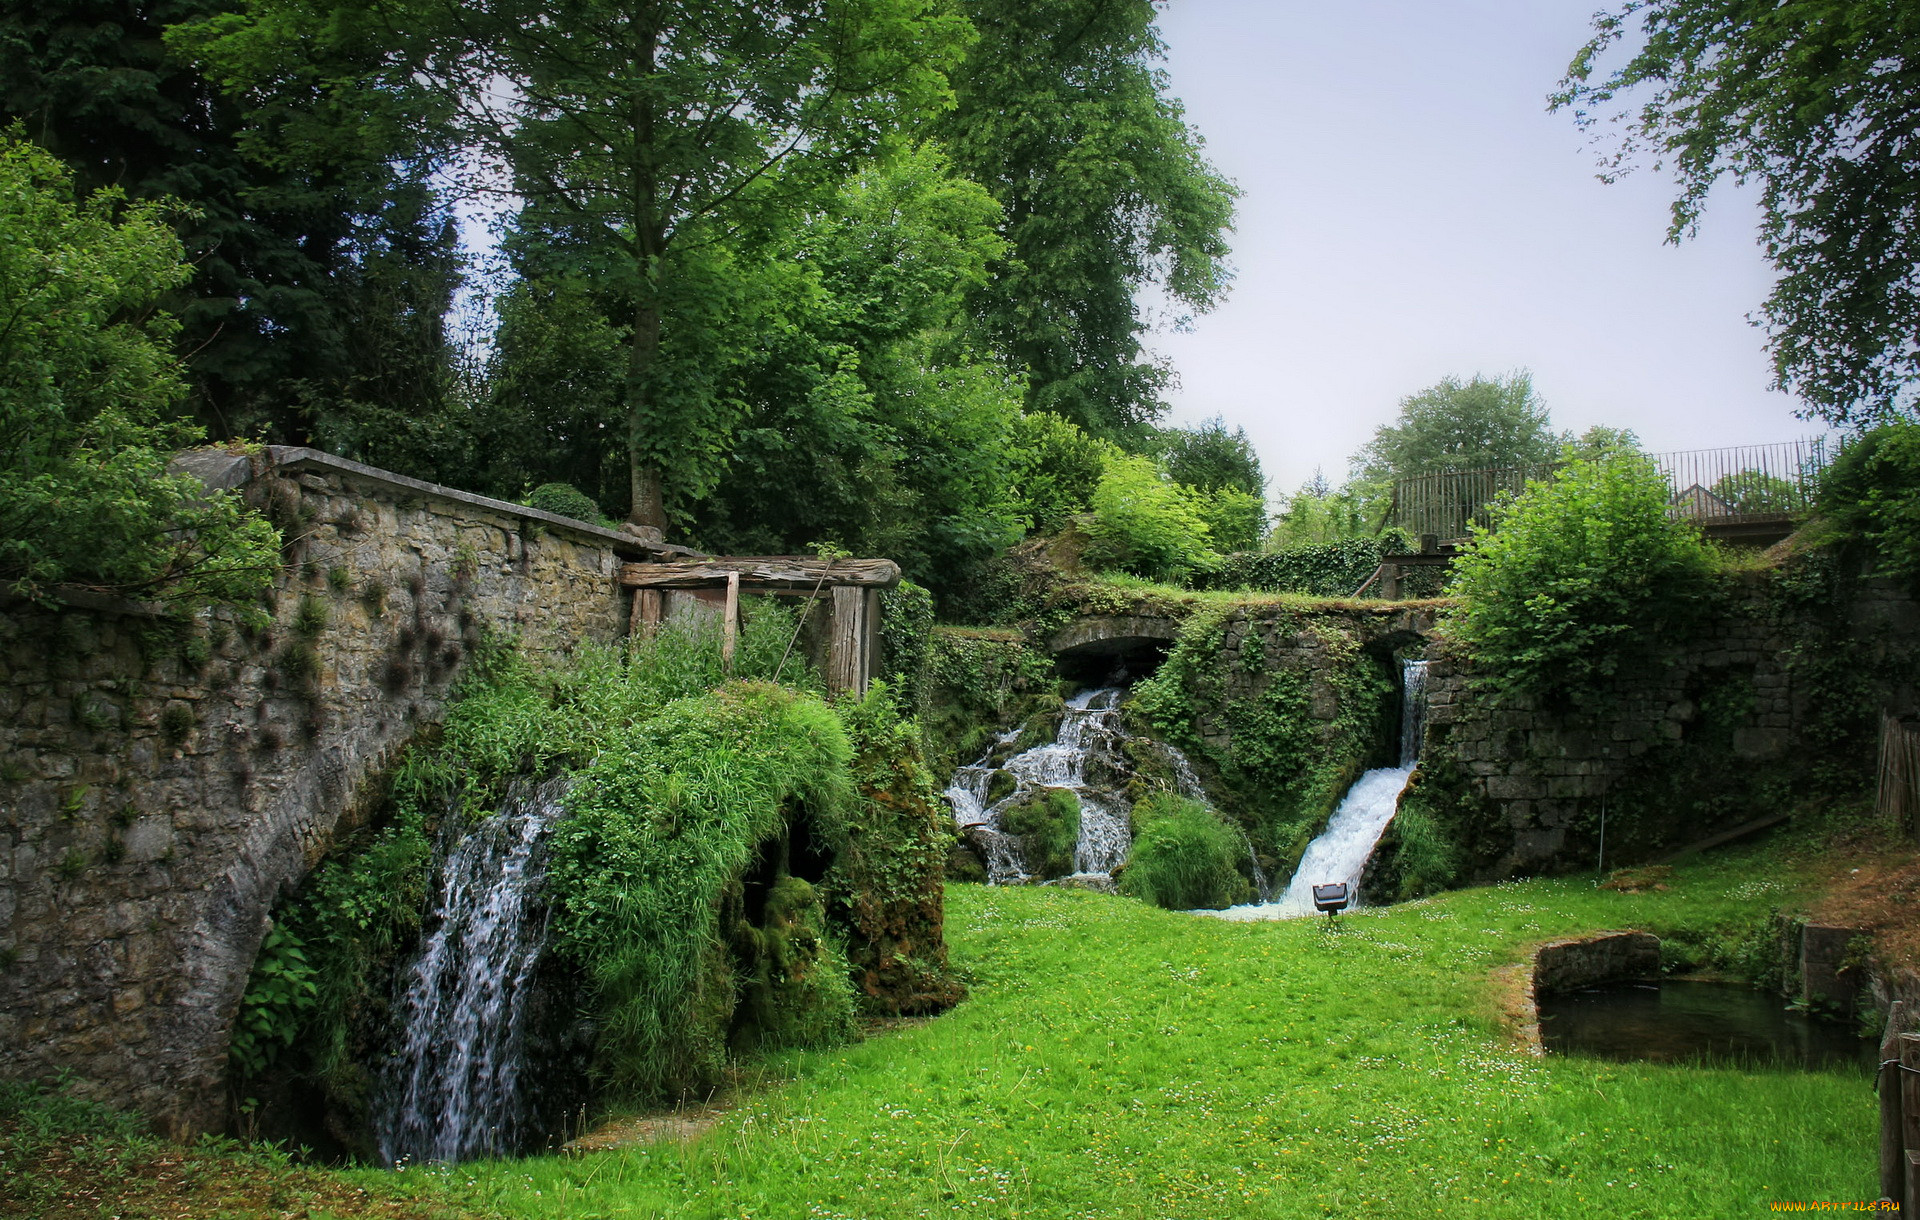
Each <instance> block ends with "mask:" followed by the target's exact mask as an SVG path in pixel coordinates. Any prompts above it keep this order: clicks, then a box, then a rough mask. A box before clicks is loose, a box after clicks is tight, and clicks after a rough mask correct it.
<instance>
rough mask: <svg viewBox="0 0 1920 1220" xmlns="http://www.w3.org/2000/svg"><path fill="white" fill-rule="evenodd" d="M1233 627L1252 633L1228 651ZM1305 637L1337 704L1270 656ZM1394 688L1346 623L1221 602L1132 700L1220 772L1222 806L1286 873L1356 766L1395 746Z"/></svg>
mask: <svg viewBox="0 0 1920 1220" xmlns="http://www.w3.org/2000/svg"><path fill="white" fill-rule="evenodd" d="M1230 627H1231V628H1234V629H1235V631H1236V632H1238V631H1240V630H1244V631H1245V633H1246V634H1245V636H1244V637H1243V638H1244V639H1245V640H1246V641H1248V643H1247V644H1246V645H1244V646H1242V647H1240V648H1237V649H1234V650H1232V651H1229V650H1228V648H1227V646H1226V645H1227V640H1228V632H1229V628H1230ZM1300 635H1310V636H1312V637H1313V638H1314V640H1315V642H1316V644H1317V645H1318V648H1319V649H1320V651H1321V653H1322V656H1323V657H1324V659H1325V660H1326V662H1328V663H1327V664H1326V665H1325V666H1324V667H1323V668H1321V669H1319V671H1318V677H1319V678H1320V679H1321V680H1323V681H1324V683H1325V686H1324V694H1325V695H1330V696H1331V697H1332V706H1331V708H1328V707H1316V699H1315V691H1314V687H1315V685H1316V683H1315V681H1314V680H1313V676H1312V675H1309V674H1308V673H1307V672H1306V671H1305V670H1303V669H1301V668H1298V667H1295V666H1279V665H1274V664H1271V663H1270V662H1269V661H1268V658H1267V646H1268V645H1267V641H1275V642H1283V641H1286V640H1288V639H1289V638H1292V637H1297V636H1300ZM1254 641H1260V644H1259V645H1257V646H1256V645H1255V644H1254V643H1253V642H1254ZM1396 689H1397V681H1396V676H1395V675H1393V674H1390V673H1389V672H1388V665H1387V662H1385V661H1384V660H1383V659H1381V658H1378V657H1375V656H1372V655H1369V654H1367V653H1363V652H1361V651H1360V648H1359V645H1358V643H1357V642H1356V641H1355V640H1354V638H1353V637H1352V636H1351V635H1350V634H1348V633H1347V632H1346V631H1345V630H1344V629H1343V627H1342V625H1341V624H1340V623H1339V622H1338V621H1337V620H1334V619H1323V618H1320V617H1318V616H1316V615H1315V614H1314V613H1313V612H1312V611H1310V610H1306V609H1301V608H1297V607H1293V606H1288V605H1278V606H1275V605H1264V606H1254V607H1242V606H1235V605H1233V604H1231V603H1221V604H1216V605H1210V606H1206V607H1203V608H1202V609H1200V610H1199V611H1197V612H1195V613H1194V614H1193V615H1192V616H1191V617H1190V618H1188V619H1187V621H1186V622H1185V623H1184V624H1183V625H1182V626H1181V631H1180V639H1179V641H1178V642H1177V643H1175V645H1174V647H1173V649H1172V651H1171V652H1170V653H1169V654H1168V656H1167V660H1166V661H1165V663H1163V664H1162V665H1161V667H1160V669H1159V671H1158V672H1157V673H1155V674H1154V675H1153V677H1151V678H1149V679H1147V680H1146V681H1144V682H1141V683H1139V684H1138V685H1136V686H1135V687H1134V693H1133V702H1132V703H1131V704H1130V705H1129V707H1130V708H1131V709H1133V710H1134V711H1135V712H1137V713H1138V714H1139V715H1140V716H1141V717H1142V718H1143V719H1144V720H1145V721H1146V722H1147V723H1148V724H1149V725H1151V726H1153V728H1154V729H1156V730H1157V731H1158V733H1159V735H1160V736H1162V737H1163V738H1164V739H1165V740H1167V741H1170V742H1172V743H1173V744H1174V745H1177V746H1179V747H1180V748H1181V749H1182V750H1184V751H1186V752H1187V754H1188V755H1189V756H1191V757H1192V758H1193V759H1194V760H1195V762H1196V763H1199V764H1201V765H1203V766H1205V767H1206V768H1208V769H1209V770H1210V771H1211V772H1212V774H1214V775H1217V776H1219V777H1220V779H1221V781H1222V787H1221V791H1220V792H1219V793H1218V797H1219V799H1220V802H1221V806H1222V808H1223V809H1225V810H1226V811H1227V812H1229V813H1230V814H1231V815H1232V816H1233V817H1235V818H1236V820H1238V821H1240V822H1241V823H1242V824H1243V825H1244V826H1246V828H1247V829H1248V831H1249V832H1250V833H1251V834H1252V836H1253V839H1254V842H1255V845H1256V846H1257V847H1258V848H1259V850H1260V851H1261V852H1262V853H1263V854H1264V855H1265V856H1267V857H1268V858H1270V859H1271V861H1272V863H1271V865H1270V866H1267V867H1269V871H1270V872H1273V873H1275V874H1276V875H1280V874H1285V873H1289V872H1291V871H1292V868H1293V866H1294V865H1295V864H1296V863H1297V862H1298V861H1299V858H1300V854H1301V852H1303V851H1304V850H1305V849H1306V845H1307V843H1308V842H1309V841H1311V840H1312V838H1313V836H1314V835H1315V834H1317V833H1319V831H1320V830H1321V828H1322V827H1324V826H1325V825H1326V820H1327V818H1328V817H1329V816H1330V815H1331V814H1332V813H1333V810H1334V808H1335V807H1336V806H1337V805H1338V804H1339V801H1340V797H1341V795H1342V794H1343V793H1345V791H1346V790H1347V787H1348V786H1349V785H1350V784H1351V783H1352V782H1353V780H1354V779H1355V778H1357V777H1358V775H1359V773H1360V772H1361V771H1362V770H1364V769H1365V767H1366V766H1367V765H1368V764H1369V763H1370V762H1372V761H1374V760H1376V759H1384V758H1387V757H1390V756H1392V755H1393V753H1394V751H1395V750H1396V749H1397V741H1396V737H1395V729H1396V726H1394V725H1391V724H1389V723H1388V721H1389V711H1390V709H1391V708H1392V707H1393V706H1394V700H1393V695H1394V692H1395V690H1396ZM1316 712H1318V713H1320V714H1316ZM1329 712H1330V713H1331V714H1330V716H1329V715H1328V713H1329Z"/></svg>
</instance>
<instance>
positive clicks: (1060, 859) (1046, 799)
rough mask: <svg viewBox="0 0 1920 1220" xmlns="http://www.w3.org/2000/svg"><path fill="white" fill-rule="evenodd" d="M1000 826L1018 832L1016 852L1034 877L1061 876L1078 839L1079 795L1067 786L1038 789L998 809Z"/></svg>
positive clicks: (1069, 866)
mask: <svg viewBox="0 0 1920 1220" xmlns="http://www.w3.org/2000/svg"><path fill="white" fill-rule="evenodd" d="M1000 829H1002V830H1004V831H1006V832H1007V833H1008V834H1012V835H1018V836H1020V854H1021V856H1022V857H1024V858H1025V860H1026V862H1027V868H1028V870H1029V871H1030V872H1032V873H1033V874H1034V875H1035V876H1036V877H1065V876H1067V875H1068V874H1069V873H1071V872H1073V856H1074V848H1075V847H1076V846H1077V845H1078V844H1079V842H1080V798H1079V797H1077V796H1075V795H1074V794H1073V791H1072V790H1071V789H1069V788H1041V789H1038V790H1036V791H1034V792H1032V793H1030V794H1028V795H1027V796H1024V797H1022V798H1021V799H1020V800H1019V801H1017V802H1015V803H1014V804H1011V805H1009V806H1007V807H1006V808H1005V809H1002V810H1001V811H1000Z"/></svg>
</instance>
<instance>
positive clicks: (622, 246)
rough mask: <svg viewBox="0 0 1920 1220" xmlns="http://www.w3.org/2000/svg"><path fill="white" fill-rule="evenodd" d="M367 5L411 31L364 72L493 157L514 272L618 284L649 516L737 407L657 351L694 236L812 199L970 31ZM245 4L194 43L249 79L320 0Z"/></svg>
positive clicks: (835, 3) (693, 479) (640, 484)
mask: <svg viewBox="0 0 1920 1220" xmlns="http://www.w3.org/2000/svg"><path fill="white" fill-rule="evenodd" d="M316 6H318V7H316ZM368 8H369V11H370V12H372V13H373V14H374V15H375V18H376V20H377V21H380V22H384V24H385V26H386V28H388V29H391V30H402V31H407V34H406V36H405V37H404V38H403V39H401V45H400V47H399V48H397V50H398V52H399V53H397V54H395V55H394V56H392V57H390V58H389V60H388V61H387V62H385V63H383V64H382V65H380V66H379V68H378V71H377V74H376V75H377V76H378V78H379V79H382V80H384V81H385V82H386V83H387V86H388V88H389V90H390V91H391V92H392V93H394V94H396V95H401V96H405V97H408V98H411V99H414V100H413V102H412V110H411V113H410V121H412V122H413V123H415V124H416V125H418V126H420V127H421V128H422V130H425V129H428V128H437V129H438V130H440V131H442V132H443V133H444V138H446V139H448V140H450V141H451V142H453V143H455V144H457V145H458V146H460V147H461V148H463V149H466V150H468V152H469V153H470V154H471V155H472V156H474V157H476V158H477V159H478V161H479V162H480V163H481V164H483V165H492V166H497V167H499V170H500V172H501V173H502V174H504V179H502V178H497V177H496V178H483V179H482V180H481V181H480V184H479V185H480V186H481V187H482V188H483V189H491V190H501V189H510V190H511V191H512V192H513V194H514V195H515V196H517V197H518V198H519V199H521V200H522V201H523V206H522V207H521V210H520V213H519V217H518V220H517V228H518V233H519V239H518V256H519V259H520V265H521V267H522V269H523V271H524V272H530V273H533V274H535V275H537V276H541V277H546V276H554V275H561V276H569V277H575V278H579V279H584V280H589V281H592V282H593V283H594V284H595V286H596V290H597V292H598V293H599V294H600V295H601V296H602V298H603V299H608V298H611V299H612V300H614V301H615V302H616V308H617V312H615V313H614V314H612V315H611V316H610V317H609V323H610V324H611V325H612V327H613V329H614V333H615V334H616V335H617V336H618V338H619V342H620V347H621V351H622V354H623V356H624V358H625V367H624V369H623V370H622V376H621V406H622V412H623V415H624V418H623V420H622V421H621V429H620V431H621V441H622V444H623V448H624V451H625V459H626V468H627V470H626V473H627V476H628V478H627V481H628V496H627V498H628V501H629V519H630V520H631V521H633V522H634V523H635V524H637V525H640V526H643V527H646V528H649V529H655V530H658V529H660V528H661V527H663V526H664V525H665V524H666V520H667V517H666V508H667V502H666V487H665V479H666V474H667V472H669V471H671V472H672V473H673V477H674V479H675V480H676V482H677V483H679V484H680V485H681V489H682V490H690V491H691V492H692V493H694V494H698V493H700V492H703V491H705V490H706V489H708V488H709V487H711V485H712V479H713V478H714V476H715V474H716V473H717V470H718V465H717V462H716V458H717V456H718V455H719V453H720V451H721V449H722V448H723V443H724V440H725V438H726V434H727V432H728V430H729V428H730V427H731V425H732V423H733V422H734V420H735V418H736V416H737V410H736V409H735V404H733V403H731V402H729V401H727V400H726V399H725V398H724V397H721V396H719V395H716V394H713V393H711V392H709V391H710V388H711V387H710V386H707V385H703V384H700V383H699V381H698V380H696V381H694V382H691V383H687V382H682V383H678V384H676V383H673V382H672V381H670V380H668V379H666V378H665V377H664V376H663V367H662V366H661V365H660V363H659V362H658V360H657V359H656V358H657V357H658V356H659V354H660V353H661V351H662V350H663V345H672V344H673V343H675V342H678V341H681V340H682V339H687V338H689V337H690V336H681V337H680V338H678V339H677V338H676V336H675V334H674V328H675V327H676V325H679V324H680V323H682V322H686V323H688V326H687V329H688V330H689V331H697V329H698V327H699V326H700V325H701V324H702V319H701V318H700V316H699V314H700V312H701V310H702V309H703V308H705V306H706V305H707V304H708V302H707V301H705V300H703V294H705V293H707V292H709V291H710V290H717V289H723V288H724V287H725V284H726V282H727V277H726V274H725V271H726V269H725V267H724V266H723V265H720V264H717V263H716V262H715V260H714V258H713V257H712V256H711V251H712V250H713V248H714V247H716V246H718V245H721V244H723V243H725V242H726V241H727V240H728V239H729V237H730V236H731V235H732V234H734V233H736V232H737V231H739V230H741V229H742V228H745V227H749V226H752V225H754V224H756V223H761V222H763V221H765V220H766V218H767V217H768V216H773V217H776V218H777V216H778V215H780V214H782V213H786V212H791V211H793V210H796V209H797V208H801V207H804V206H810V205H812V204H813V203H815V202H816V201H817V200H818V198H819V197H820V194H821V192H823V191H827V190H830V189H831V188H832V186H833V185H834V183H835V182H837V180H838V179H839V178H840V177H841V176H843V175H844V173H845V172H846V171H847V170H848V169H849V168H850V167H851V166H853V165H856V164H858V163H859V162H860V161H861V160H862V159H863V158H864V157H866V156H867V155H869V154H871V153H872V152H873V151H874V150H875V149H876V148H877V146H878V143H879V141H880V139H881V137H882V136H883V135H885V134H886V133H888V132H890V131H892V130H893V129H895V128H897V127H899V126H900V125H901V124H902V122H903V121H904V120H905V119H906V117H907V116H912V117H913V120H914V121H916V122H917V121H919V116H920V114H921V113H922V112H923V111H925V110H927V109H928V108H931V107H934V106H937V105H938V104H940V102H941V101H942V99H943V98H944V96H945V92H946V78H945V76H944V72H945V70H946V69H947V68H948V67H950V66H951V65H952V63H953V62H954V61H955V60H956V59H957V57H958V55H959V53H960V50H961V46H962V43H963V40H964V38H965V36H966V23H965V21H964V20H963V19H961V18H959V17H958V16H956V15H953V14H949V13H947V12H945V11H944V10H943V9H942V8H941V7H940V5H939V4H938V3H937V2H936V0H722V2H720V3H711V2H708V0H573V2H571V3H568V4H566V5H564V6H563V7H562V8H561V9H559V10H555V9H553V8H552V7H551V6H549V5H545V4H539V3H534V2H533V0H481V2H479V3H474V4H454V3H449V2H448V0H370V3H369V6H368ZM249 11H250V13H251V14H252V21H251V22H250V23H249V24H248V25H247V26H245V27H244V28H242V27H236V26H232V25H230V26H229V27H228V29H227V30H226V31H225V32H224V33H223V34H222V36H221V37H220V38H218V39H215V40H211V41H210V42H209V43H208V46H209V48H210V51H211V52H212V53H213V54H215V55H221V54H225V55H226V57H227V58H226V62H228V63H229V64H230V65H233V66H234V68H235V69H236V71H238V72H241V73H242V74H246V73H250V74H251V75H252V77H253V78H254V79H258V78H259V76H260V75H261V74H262V73H267V72H270V71H271V70H272V69H271V65H272V51H273V49H274V48H275V47H276V46H280V45H283V44H285V43H286V42H288V40H297V39H298V38H299V37H302V36H304V35H306V34H310V33H312V32H314V31H316V30H319V31H324V30H325V29H326V28H328V27H327V22H326V18H327V16H328V13H327V10H326V8H325V6H324V3H323V0H253V3H252V7H251V8H250V10H249ZM368 79H372V78H368ZM353 87H354V88H355V89H356V90H358V91H360V92H369V91H372V92H378V90H370V89H369V88H368V86H367V85H366V84H364V83H362V82H360V81H356V82H355V83H354V86H353ZM423 140H424V137H423ZM721 263H724V259H722V260H721ZM692 338H695V339H696V340H697V336H692ZM692 368H693V366H691V365H689V364H686V363H684V362H682V363H681V364H680V365H678V371H679V372H680V373H682V374H684V373H686V372H688V371H689V370H691V369H692Z"/></svg>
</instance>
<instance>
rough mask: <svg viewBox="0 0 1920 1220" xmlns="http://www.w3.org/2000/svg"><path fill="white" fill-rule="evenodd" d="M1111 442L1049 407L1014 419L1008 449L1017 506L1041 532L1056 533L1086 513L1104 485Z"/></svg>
mask: <svg viewBox="0 0 1920 1220" xmlns="http://www.w3.org/2000/svg"><path fill="white" fill-rule="evenodd" d="M1107 449H1108V446H1107V444H1106V443H1105V442H1103V441H1100V440H1097V439H1096V438H1094V437H1091V436H1088V435H1087V434H1086V433H1085V432H1082V431H1081V430H1080V429H1079V427H1078V426H1076V425H1075V424H1073V423H1072V422H1070V421H1068V420H1064V419H1061V418H1060V417H1059V416H1058V415H1054V414H1053V413H1051V412H1048V411H1035V412H1033V413H1031V414H1028V415H1022V416H1021V417H1020V418H1019V419H1018V420H1016V421H1015V423H1014V426H1013V436H1012V439H1011V445H1010V447H1009V450H1008V454H1007V457H1008V465H1009V467H1010V474H1011V476H1012V477H1011V483H1012V499H1013V509H1014V511H1015V512H1016V513H1018V514H1019V515H1020V516H1021V517H1023V518H1025V520H1026V521H1027V524H1028V528H1029V529H1031V530H1033V531H1034V532H1036V533H1052V532H1053V531H1055V530H1057V529H1059V528H1060V527H1061V526H1063V525H1065V524H1066V522H1067V518H1069V517H1072V516H1076V515H1078V514H1080V513H1084V512H1086V511H1087V509H1088V508H1089V507H1090V506H1091V504H1092V502H1093V493H1094V488H1096V487H1097V486H1099V483H1100V471H1101V463H1102V458H1103V455H1104V454H1105V453H1106V452H1107Z"/></svg>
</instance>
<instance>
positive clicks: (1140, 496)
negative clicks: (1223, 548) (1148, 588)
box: [1086, 454, 1217, 583]
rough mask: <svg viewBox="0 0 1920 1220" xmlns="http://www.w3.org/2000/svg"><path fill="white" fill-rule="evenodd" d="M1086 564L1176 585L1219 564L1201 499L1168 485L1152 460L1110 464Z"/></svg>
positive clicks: (1096, 496) (1090, 529) (1096, 503)
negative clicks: (1190, 575) (1191, 574)
mask: <svg viewBox="0 0 1920 1220" xmlns="http://www.w3.org/2000/svg"><path fill="white" fill-rule="evenodd" d="M1087 535H1088V537H1089V539H1090V542H1089V545H1088V547H1087V550H1086V560H1087V562H1088V563H1089V564H1092V565H1093V566H1094V567H1097V568H1104V569H1108V570H1111V571H1121V572H1131V573H1133V574H1134V575H1136V576H1145V577H1147V578H1148V579H1150V580H1162V581H1167V582H1169V583H1177V582H1179V581H1180V580H1182V579H1183V578H1184V577H1186V576H1187V575H1189V574H1190V573H1193V572H1195V571H1200V570H1205V569H1208V568H1210V567H1212V565H1213V564H1214V563H1215V562H1216V561H1217V557H1216V556H1215V554H1214V551H1213V546H1212V542H1213V535H1212V533H1211V531H1210V530H1209V529H1208V528H1207V521H1206V517H1205V516H1204V513H1203V506H1202V500H1201V497H1200V496H1199V495H1198V494H1197V493H1195V492H1194V491H1193V490H1192V489H1191V488H1188V487H1184V486H1182V485H1181V484H1178V483H1174V482H1171V481H1169V480H1168V479H1167V478H1166V477H1165V476H1164V475H1162V474H1161V473H1160V471H1159V469H1158V468H1157V467H1155V465H1154V464H1153V462H1152V460H1150V459H1148V458H1143V457H1134V456H1131V455H1127V454H1118V455H1115V456H1113V457H1110V458H1109V459H1108V460H1107V463H1106V467H1105V469H1104V471H1103V472H1102V474H1101V476H1100V483H1099V486H1098V487H1096V488H1095V489H1094V493H1093V520H1092V521H1091V523H1089V525H1088V526H1087Z"/></svg>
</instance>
